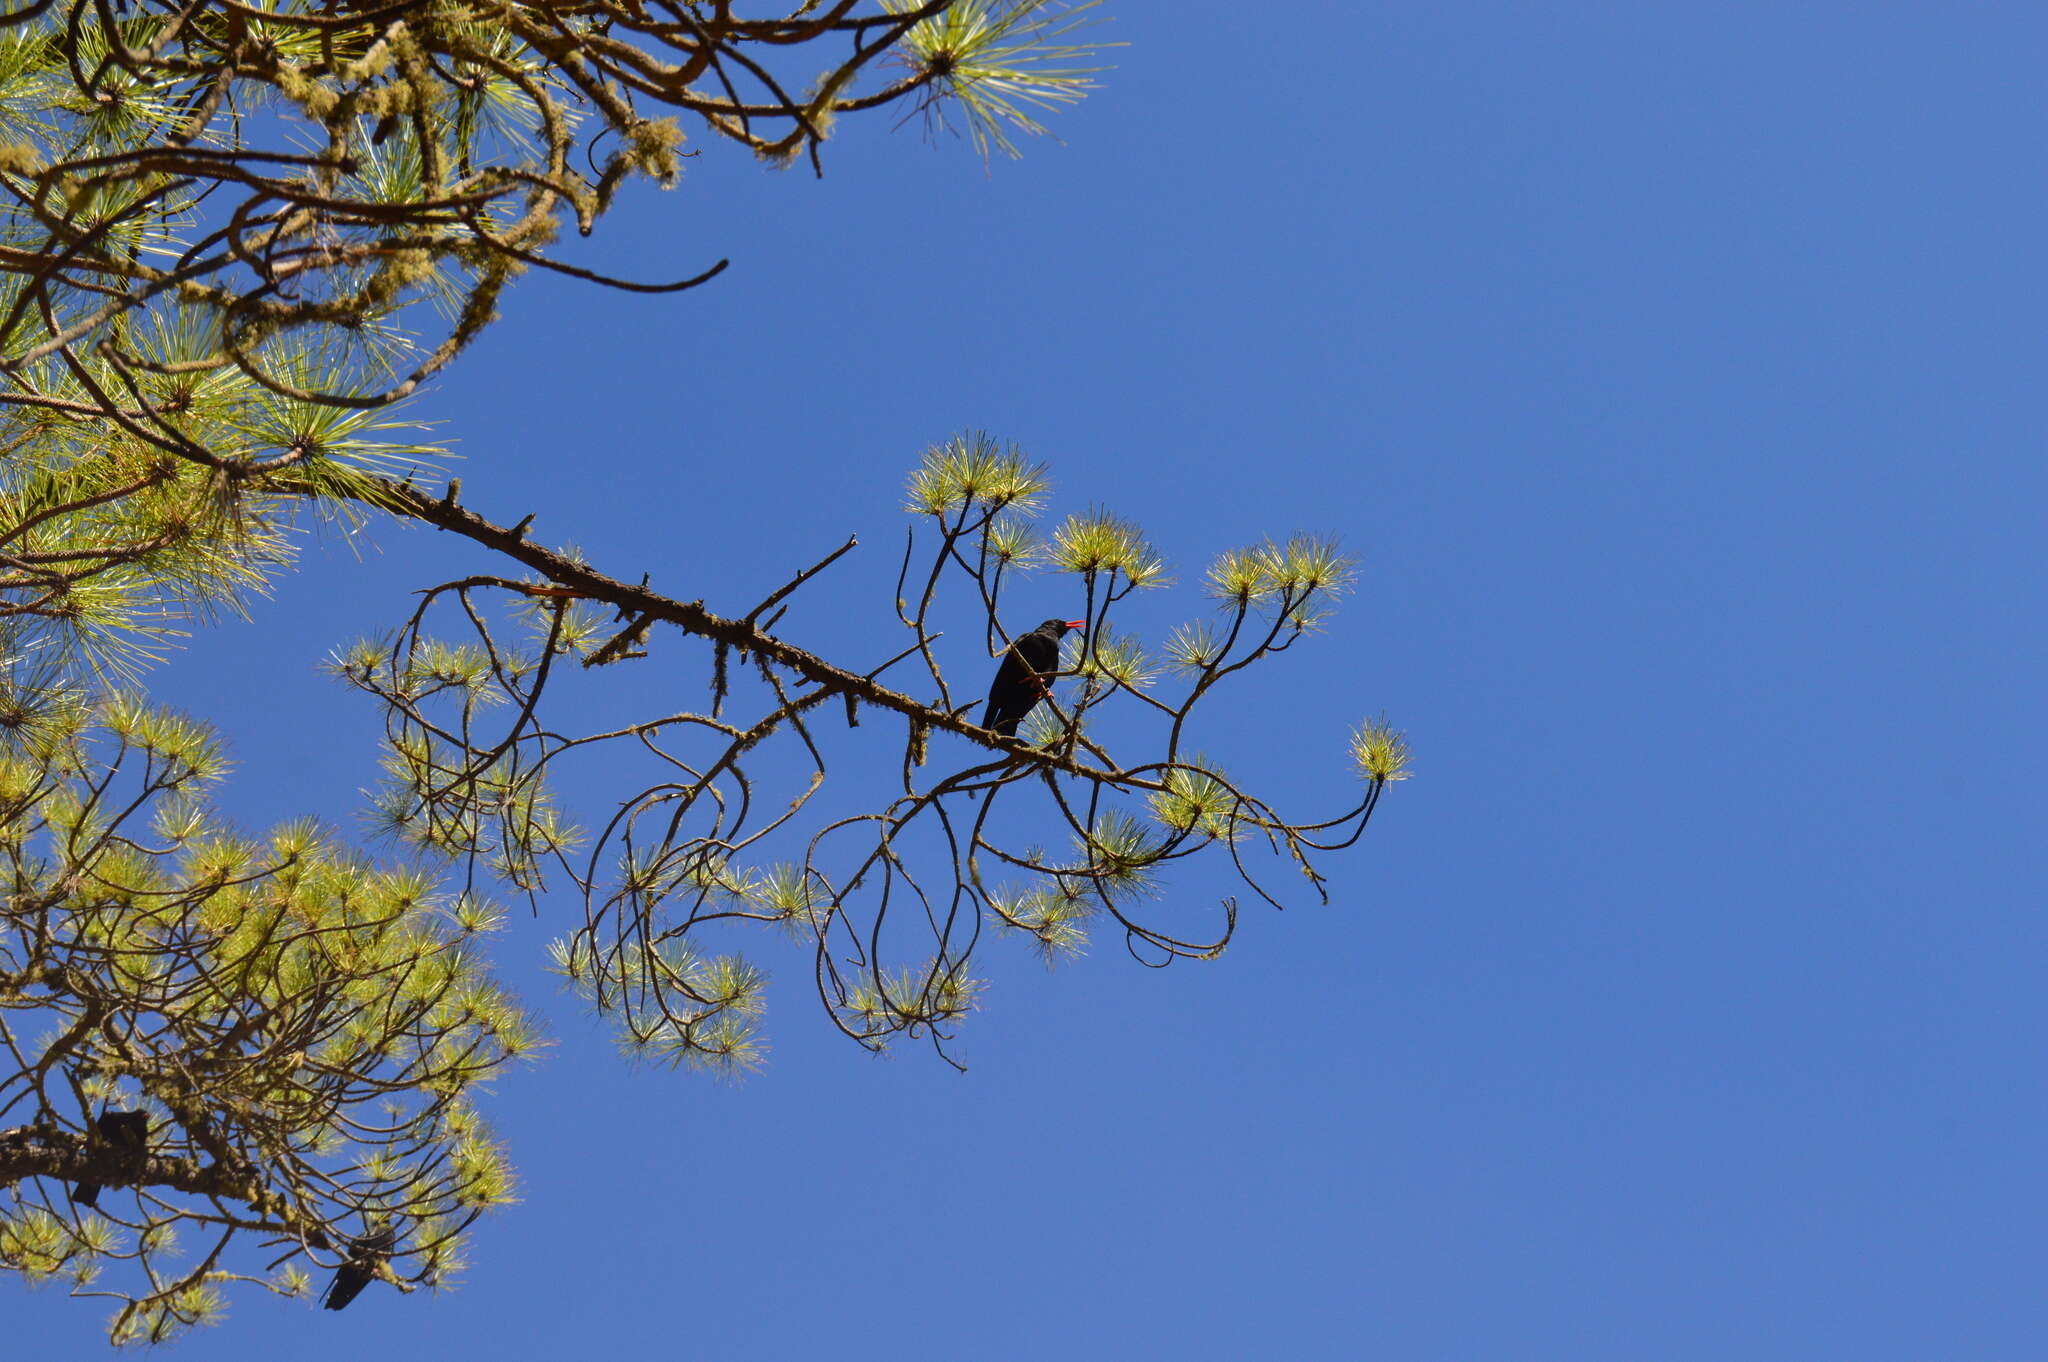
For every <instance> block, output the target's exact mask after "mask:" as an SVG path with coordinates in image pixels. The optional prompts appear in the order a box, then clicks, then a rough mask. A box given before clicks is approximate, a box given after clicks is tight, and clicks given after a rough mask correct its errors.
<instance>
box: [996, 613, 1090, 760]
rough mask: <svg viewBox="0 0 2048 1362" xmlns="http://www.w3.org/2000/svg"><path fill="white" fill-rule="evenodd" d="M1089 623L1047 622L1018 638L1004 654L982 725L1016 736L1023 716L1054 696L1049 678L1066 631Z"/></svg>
mask: <svg viewBox="0 0 2048 1362" xmlns="http://www.w3.org/2000/svg"><path fill="white" fill-rule="evenodd" d="M1087 623H1088V621H1086V620H1047V621H1046V622H1045V623H1043V624H1041V625H1039V626H1038V627H1037V628H1036V629H1033V630H1032V631H1031V632H1030V633H1028V634H1020V635H1018V637H1017V641H1016V642H1014V643H1012V644H1011V645H1010V650H1009V651H1008V652H1006V653H1004V654H1003V664H1002V665H1001V666H1000V667H997V668H996V679H995V681H994V683H992V684H991V685H990V686H989V688H988V708H987V709H986V710H984V711H982V715H981V726H982V727H983V728H987V729H993V730H994V731H996V732H997V733H1000V734H1002V735H1003V736H1004V737H1006V738H1014V737H1016V736H1017V725H1018V724H1020V723H1022V722H1024V716H1025V715H1027V714H1029V713H1030V712H1031V711H1032V709H1034V708H1035V707H1036V706H1037V704H1038V702H1039V701H1040V700H1043V699H1045V698H1046V697H1047V696H1048V695H1050V694H1052V683H1051V682H1050V681H1048V680H1047V679H1046V678H1047V677H1049V676H1051V675H1052V674H1053V673H1054V672H1056V671H1058V670H1059V669H1060V640H1061V639H1062V638H1065V637H1066V633H1067V630H1069V629H1079V628H1082V627H1083V626H1085V625H1086V624H1087Z"/></svg>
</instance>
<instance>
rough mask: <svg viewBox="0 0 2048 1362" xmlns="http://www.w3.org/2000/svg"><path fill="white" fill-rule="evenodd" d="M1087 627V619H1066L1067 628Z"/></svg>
mask: <svg viewBox="0 0 2048 1362" xmlns="http://www.w3.org/2000/svg"><path fill="white" fill-rule="evenodd" d="M1087 627H1088V621H1087V620H1068V621H1067V628H1069V629H1086V628H1087Z"/></svg>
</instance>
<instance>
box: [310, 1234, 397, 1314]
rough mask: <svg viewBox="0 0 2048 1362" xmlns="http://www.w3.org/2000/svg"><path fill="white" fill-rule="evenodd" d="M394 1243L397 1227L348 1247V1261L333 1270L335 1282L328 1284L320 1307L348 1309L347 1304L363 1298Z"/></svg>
mask: <svg viewBox="0 0 2048 1362" xmlns="http://www.w3.org/2000/svg"><path fill="white" fill-rule="evenodd" d="M397 1242H398V1227H397V1226H396V1225H386V1226H384V1227H383V1228H382V1229H379V1230H372V1231H371V1232H370V1233H368V1234H366V1235H364V1236H363V1237H362V1238H360V1239H358V1240H356V1241H355V1242H354V1243H353V1244H350V1245H349V1251H348V1257H346V1258H344V1259H343V1260H342V1263H341V1266H340V1267H337V1268H336V1269H334V1280H333V1281H331V1282H329V1283H328V1284H327V1290H326V1292H325V1294H323V1295H322V1296H321V1297H320V1304H322V1305H324V1306H326V1307H327V1308H328V1309H329V1310H344V1309H347V1308H348V1303H349V1302H350V1301H352V1300H354V1299H355V1298H356V1297H357V1296H360V1295H362V1294H363V1288H364V1287H366V1286H368V1285H369V1284H370V1283H371V1282H373V1281H375V1280H377V1265H378V1264H379V1263H381V1262H383V1261H384V1258H385V1255H387V1254H388V1253H390V1252H391V1246H392V1245H393V1244H396V1243H397Z"/></svg>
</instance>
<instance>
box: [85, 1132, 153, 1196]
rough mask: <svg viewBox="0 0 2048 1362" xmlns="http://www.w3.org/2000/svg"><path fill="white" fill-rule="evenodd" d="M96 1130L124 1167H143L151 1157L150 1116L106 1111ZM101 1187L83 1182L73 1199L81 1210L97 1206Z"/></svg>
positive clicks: (95, 1183)
mask: <svg viewBox="0 0 2048 1362" xmlns="http://www.w3.org/2000/svg"><path fill="white" fill-rule="evenodd" d="M93 1128H94V1129H96V1130H98V1131H99V1133H100V1138H101V1139H102V1140H105V1141H106V1142H107V1144H108V1145H110V1146H111V1147H112V1148H113V1150H114V1152H115V1153H116V1154H117V1155H119V1156H120V1158H121V1162H122V1163H124V1164H138V1163H141V1162H142V1160H143V1158H144V1156H146V1155H147V1154H148V1153H149V1113H148V1112H143V1111H103V1112H101V1113H100V1117H99V1119H98V1120H97V1121H94V1122H93ZM100 1187H101V1184H99V1183H97V1182H81V1183H79V1184H78V1190H76V1191H74V1192H73V1193H72V1194H71V1199H72V1200H73V1201H75V1202H77V1203H78V1204H79V1205H81V1206H97V1205H98V1204H99V1199H100Z"/></svg>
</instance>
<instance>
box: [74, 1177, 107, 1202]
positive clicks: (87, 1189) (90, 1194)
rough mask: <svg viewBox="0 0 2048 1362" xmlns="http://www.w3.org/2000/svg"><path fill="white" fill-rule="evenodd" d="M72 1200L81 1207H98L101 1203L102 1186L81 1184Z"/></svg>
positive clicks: (89, 1183)
mask: <svg viewBox="0 0 2048 1362" xmlns="http://www.w3.org/2000/svg"><path fill="white" fill-rule="evenodd" d="M71 1199H72V1200H73V1201H75V1202H77V1203H78V1204H79V1205H81V1206H97V1205H99V1202H100V1185H99V1184H98V1183H97V1182H81V1183H79V1184H78V1190H77V1191H75V1192H73V1193H72V1194H71Z"/></svg>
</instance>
